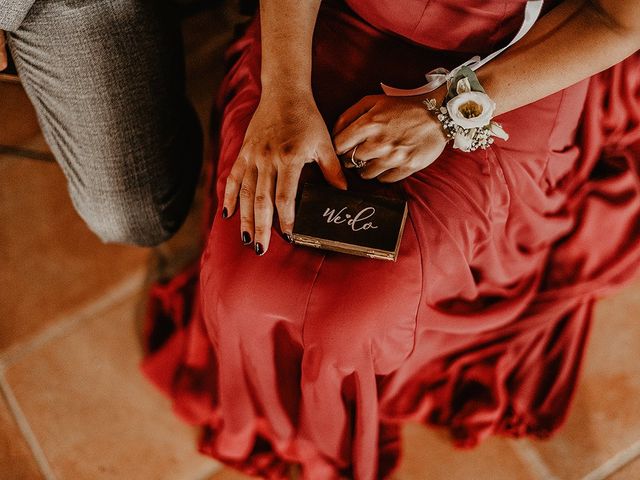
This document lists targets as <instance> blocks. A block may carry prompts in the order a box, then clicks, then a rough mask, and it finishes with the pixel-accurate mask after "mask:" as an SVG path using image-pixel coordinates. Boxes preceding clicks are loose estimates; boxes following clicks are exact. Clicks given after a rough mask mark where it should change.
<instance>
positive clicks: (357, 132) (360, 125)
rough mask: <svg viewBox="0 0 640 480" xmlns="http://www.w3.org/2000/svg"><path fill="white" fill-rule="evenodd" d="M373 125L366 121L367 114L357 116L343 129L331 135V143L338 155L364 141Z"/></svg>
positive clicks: (369, 134) (370, 132)
mask: <svg viewBox="0 0 640 480" xmlns="http://www.w3.org/2000/svg"><path fill="white" fill-rule="evenodd" d="M372 129H373V125H371V124H370V123H369V122H368V119H367V116H362V117H360V118H358V119H357V120H356V121H355V122H353V123H351V124H350V125H349V126H347V127H346V128H345V129H344V130H342V131H341V132H340V133H338V134H337V135H336V136H335V137H333V144H334V145H335V150H336V153H337V154H338V155H342V154H343V153H347V152H348V151H349V150H351V149H352V148H353V147H355V146H356V145H358V144H359V143H362V142H364V141H365V140H366V139H367V137H369V136H371V135H372V134H373V131H372Z"/></svg>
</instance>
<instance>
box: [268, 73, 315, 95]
mask: <svg viewBox="0 0 640 480" xmlns="http://www.w3.org/2000/svg"><path fill="white" fill-rule="evenodd" d="M261 86H262V92H261V94H262V97H263V98H270V99H273V100H287V99H290V98H306V97H311V98H313V92H312V90H311V81H292V80H283V79H282V77H280V78H278V79H274V78H265V77H264V76H263V77H262V78H261Z"/></svg>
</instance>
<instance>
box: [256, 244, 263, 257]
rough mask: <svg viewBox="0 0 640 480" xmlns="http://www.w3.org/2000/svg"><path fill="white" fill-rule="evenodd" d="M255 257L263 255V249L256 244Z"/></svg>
mask: <svg viewBox="0 0 640 480" xmlns="http://www.w3.org/2000/svg"><path fill="white" fill-rule="evenodd" d="M256 255H259V256H260V255H264V248H262V244H261V243H259V242H256Z"/></svg>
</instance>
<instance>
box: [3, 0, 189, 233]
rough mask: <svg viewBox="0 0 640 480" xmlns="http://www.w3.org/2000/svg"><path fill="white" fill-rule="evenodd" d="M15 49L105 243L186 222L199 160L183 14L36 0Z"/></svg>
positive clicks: (47, 131) (159, 4)
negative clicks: (184, 54) (186, 79)
mask: <svg viewBox="0 0 640 480" xmlns="http://www.w3.org/2000/svg"><path fill="white" fill-rule="evenodd" d="M9 46H10V48H11V51H12V54H13V56H14V58H15V61H16V67H17V69H18V73H19V75H20V78H21V79H22V82H23V84H24V86H25V89H26V91H27V94H28V95H29V97H30V99H31V101H32V102H33V104H34V106H35V108H36V111H37V113H38V118H39V121H40V125H41V127H42V130H43V132H44V135H45V138H46V140H47V142H48V143H49V145H50V147H51V149H52V151H53V154H54V155H55V157H56V159H57V160H58V162H59V163H60V166H61V167H62V170H63V171H64V174H65V176H66V178H67V184H68V189H69V193H70V195H71V198H72V201H73V204H74V206H75V208H76V209H77V211H78V213H79V214H80V216H81V217H82V218H83V219H84V221H85V222H86V223H87V225H88V226H89V228H91V229H92V230H93V231H94V232H95V233H96V234H97V235H98V236H99V237H100V238H101V239H102V240H103V241H104V242H118V243H133V244H138V245H155V244H158V243H160V242H162V241H163V240H166V239H167V238H169V237H170V236H171V235H172V234H173V233H175V232H176V230H177V229H178V228H179V227H180V225H181V224H182V223H183V221H184V219H185V217H186V214H187V213H188V210H189V207H190V206H191V203H192V200H193V197H194V191H195V186H196V184H197V180H198V176H199V173H200V168H201V163H202V145H201V143H202V134H201V130H200V126H199V123H198V120H197V117H196V115H195V113H194V111H193V109H192V108H191V106H190V105H189V103H188V101H187V99H186V97H185V93H184V61H183V57H182V44H181V38H180V33H179V30H178V25H177V20H176V16H175V15H174V14H173V13H172V12H171V11H170V10H169V7H168V6H167V4H166V2H165V1H163V0H36V2H35V4H34V5H33V7H32V9H31V11H30V12H29V14H28V15H27V18H26V19H25V21H24V22H23V23H22V24H21V26H20V28H19V29H18V30H17V31H15V32H13V33H11V34H10V35H9Z"/></svg>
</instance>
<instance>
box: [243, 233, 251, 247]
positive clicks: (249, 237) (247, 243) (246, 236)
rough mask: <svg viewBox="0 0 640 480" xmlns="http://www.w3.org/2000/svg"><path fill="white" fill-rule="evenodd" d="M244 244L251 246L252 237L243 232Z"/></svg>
mask: <svg viewBox="0 0 640 480" xmlns="http://www.w3.org/2000/svg"><path fill="white" fill-rule="evenodd" d="M242 243H244V244H245V245H249V244H250V243H251V235H249V232H242Z"/></svg>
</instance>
